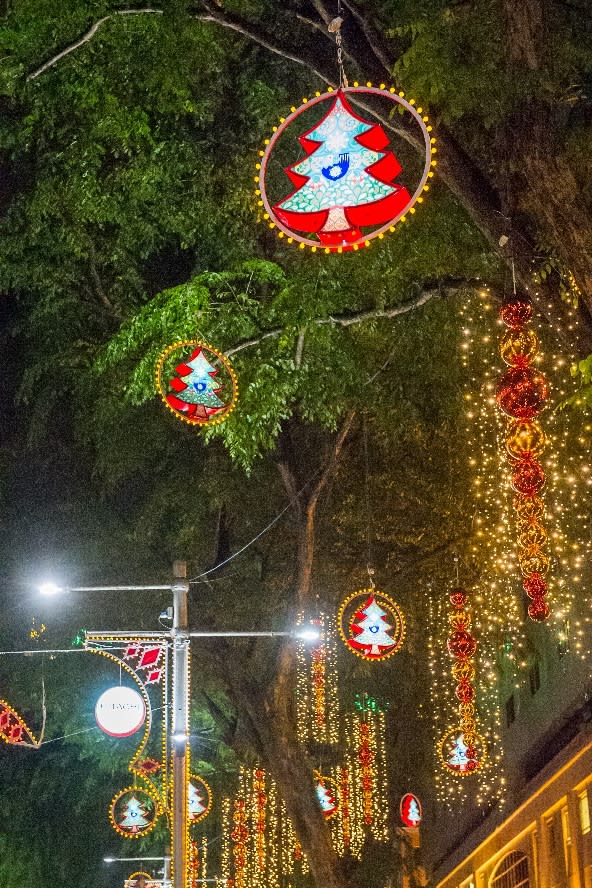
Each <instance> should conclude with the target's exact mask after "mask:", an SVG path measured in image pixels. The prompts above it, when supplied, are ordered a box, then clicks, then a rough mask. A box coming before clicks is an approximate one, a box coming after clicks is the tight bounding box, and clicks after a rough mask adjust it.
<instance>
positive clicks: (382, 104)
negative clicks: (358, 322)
mask: <svg viewBox="0 0 592 888" xmlns="http://www.w3.org/2000/svg"><path fill="white" fill-rule="evenodd" d="M394 112H399V113H397V118H396V119H397V129H399V127H400V126H401V127H403V128H405V129H407V130H408V131H411V130H414V131H415V133H416V135H417V137H418V138H419V140H420V143H421V144H422V152H421V159H420V161H419V163H418V161H417V157H416V156H414V154H413V153H412V152H410V151H409V146H408V144H407V143H406V142H405V140H404V139H403V137H402V136H400V135H398V134H397V135H394V134H393V133H392V132H390V133H389V134H388V135H387V132H386V127H388V123H387V124H386V127H385V125H384V122H385V120H387V121H388V118H389V117H390V116H391V115H392V114H393V113H394ZM431 130H432V128H431V126H429V124H428V118H427V117H426V115H425V114H424V112H423V109H422V108H417V107H416V103H415V100H414V99H411V100H410V101H407V100H406V99H405V96H404V93H402V92H399V93H397V91H396V90H395V88H394V87H391V88H390V89H387V88H385V87H384V85H381V87H380V88H376V87H373V86H372V84H367V85H366V86H358V85H357V84H354V86H353V87H349V86H345V85H343V86H341V87H340V88H339V89H338V90H336V91H334V90H332V89H329V91H328V92H326V93H323V94H322V95H321V94H320V93H317V94H316V96H315V97H313V98H311V99H304V100H303V103H302V105H301V106H300V107H299V108H296V107H293V108H292V110H291V113H290V114H289V115H288V116H287V117H286V118H283V117H280V125H279V126H277V127H274V130H273V135H272V136H271V138H270V139H266V140H265V147H264V149H263V150H261V151H260V152H259V155H260V161H259V162H258V163H257V165H256V166H257V181H258V189H257V195H258V198H259V205H260V207H261V209H262V213H263V219H264V220H265V221H266V222H267V223H268V224H269V226H270V227H271V228H276V227H277V229H278V233H279V236H280V237H287V238H288V243H292V242H294V241H296V242H298V243H299V245H300V246H301V247H303V248H304V247H306V246H309V247H311V248H312V249H313V250H317V249H318V248H321V249H323V248H324V250H325V252H326V253H330V252H339V253H341V252H343V251H344V250H352V249H353V250H357V249H359V248H360V247H364V246H368V245H369V243H370V241H371V240H372V238H375V237H383V236H384V234H385V232H387V231H394V230H395V225H396V224H397V222H398V221H399V220H401V221H404V220H405V219H406V217H407V214H408V213H414V212H415V204H416V203H421V202H422V201H423V192H424V191H427V190H428V188H429V185H428V179H429V178H430V177H431V176H432V175H433V172H432V169H431V168H432V167H433V166H435V163H436V161H435V160H434V159H433V155H434V153H435V151H436V148H435V141H436V140H435V139H434V138H433V137H432V136H431ZM395 139H396V141H397V153H398V154H400V155H401V156H403V155H404V156H405V169H404V168H403V165H402V163H401V161H400V160H399V158H398V156H397V155H396V154H395V151H394V150H393V146H392V140H395ZM298 143H299V144H298ZM299 151H304V155H303V156H301V157H300V158H298V157H297V153H298V152H299ZM282 169H283V172H281V170H282ZM287 180H289V182H288V181H287ZM289 183H291V186H292V187H291V189H290V186H289Z"/></svg>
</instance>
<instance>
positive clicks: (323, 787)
mask: <svg viewBox="0 0 592 888" xmlns="http://www.w3.org/2000/svg"><path fill="white" fill-rule="evenodd" d="M314 778H315V791H316V794H317V799H318V800H319V805H320V806H321V810H322V812H323V815H324V817H325V820H329V819H330V818H331V817H335V815H336V814H337V812H338V810H339V801H338V799H339V794H338V790H337V784H336V783H335V780H333V778H332V777H327V776H323V775H322V774H319V772H318V771H315V772H314Z"/></svg>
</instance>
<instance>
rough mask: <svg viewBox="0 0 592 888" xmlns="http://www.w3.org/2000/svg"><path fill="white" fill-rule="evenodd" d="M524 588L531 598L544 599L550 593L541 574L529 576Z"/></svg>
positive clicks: (525, 580)
mask: <svg viewBox="0 0 592 888" xmlns="http://www.w3.org/2000/svg"><path fill="white" fill-rule="evenodd" d="M522 587H523V589H524V591H525V592H526V594H527V595H528V597H529V598H542V596H543V595H546V594H547V592H548V591H549V587H548V586H547V584H546V582H545V580H544V579H543V577H542V576H541V574H540V573H531V574H529V576H527V577H526V578H525V579H524V580H523V582H522Z"/></svg>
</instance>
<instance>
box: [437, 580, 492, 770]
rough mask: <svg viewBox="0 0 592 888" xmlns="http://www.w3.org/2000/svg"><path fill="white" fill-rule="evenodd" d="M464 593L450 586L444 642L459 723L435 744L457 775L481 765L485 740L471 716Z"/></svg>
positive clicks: (472, 647) (470, 641)
mask: <svg viewBox="0 0 592 888" xmlns="http://www.w3.org/2000/svg"><path fill="white" fill-rule="evenodd" d="M468 597H469V596H468V595H467V593H466V592H465V591H464V589H458V588H457V589H454V590H453V592H452V594H451V596H450V603H451V604H452V608H453V609H452V610H451V611H449V613H448V622H449V624H450V634H449V636H448V639H447V641H446V647H447V648H448V653H449V654H450V656H451V657H452V658H453V659H454V661H455V662H454V664H453V666H452V675H453V677H454V678H455V680H456V681H457V685H456V688H455V689H454V695H455V697H456V699H457V700H458V710H459V725H458V727H454V728H449V729H448V730H447V731H446V733H445V734H444V736H443V737H442V739H441V740H440V742H439V744H438V754H439V757H440V761H441V762H442V764H443V766H444V767H445V768H446V770H447V771H448V772H449V773H451V774H454V775H456V776H458V777H466V776H468V775H470V774H474V773H475V772H476V771H478V770H479V769H480V768H482V767H483V763H484V761H485V743H484V741H483V738H482V737H481V736H480V734H478V733H477V722H476V718H475V702H474V701H475V688H474V686H473V684H472V682H473V679H474V677H475V666H474V663H473V656H474V654H475V651H476V650H477V641H476V640H475V638H474V636H473V635H472V634H471V631H470V629H471V615H470V613H469V611H468V610H467V602H468Z"/></svg>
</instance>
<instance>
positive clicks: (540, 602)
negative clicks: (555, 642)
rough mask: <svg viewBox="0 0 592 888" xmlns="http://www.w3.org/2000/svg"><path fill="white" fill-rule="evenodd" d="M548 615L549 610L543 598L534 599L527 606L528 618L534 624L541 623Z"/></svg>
mask: <svg viewBox="0 0 592 888" xmlns="http://www.w3.org/2000/svg"><path fill="white" fill-rule="evenodd" d="M550 613H551V608H550V607H549V605H548V604H547V602H546V601H545V599H544V598H536V599H535V600H534V601H531V603H530V604H529V605H528V616H529V617H530V619H531V620H534V621H535V623H543V622H544V621H545V620H546V619H547V617H548V616H549V614H550Z"/></svg>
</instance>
